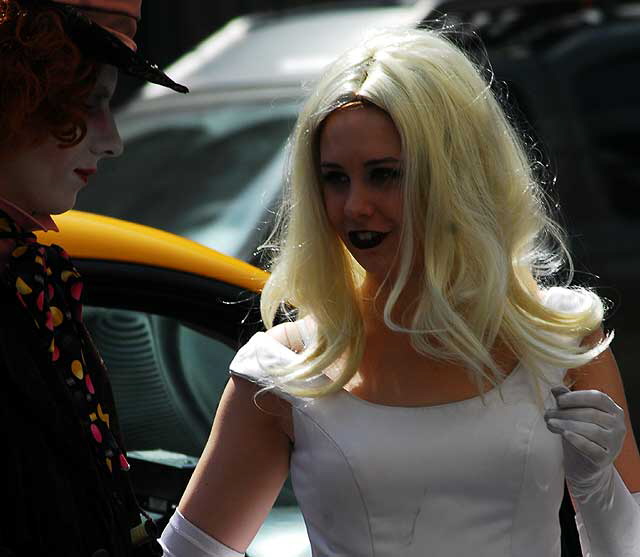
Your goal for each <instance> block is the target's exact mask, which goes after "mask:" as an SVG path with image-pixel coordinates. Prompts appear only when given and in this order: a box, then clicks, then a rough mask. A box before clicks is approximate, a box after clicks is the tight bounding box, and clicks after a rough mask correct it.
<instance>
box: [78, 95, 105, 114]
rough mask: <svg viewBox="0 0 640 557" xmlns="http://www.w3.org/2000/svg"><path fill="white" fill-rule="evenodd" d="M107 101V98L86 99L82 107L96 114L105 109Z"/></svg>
mask: <svg viewBox="0 0 640 557" xmlns="http://www.w3.org/2000/svg"><path fill="white" fill-rule="evenodd" d="M109 100H110V99H109V98H108V97H99V98H94V99H87V102H85V103H84V107H85V109H86V110H88V111H89V112H96V111H98V110H102V109H103V108H107V107H108V106H109Z"/></svg>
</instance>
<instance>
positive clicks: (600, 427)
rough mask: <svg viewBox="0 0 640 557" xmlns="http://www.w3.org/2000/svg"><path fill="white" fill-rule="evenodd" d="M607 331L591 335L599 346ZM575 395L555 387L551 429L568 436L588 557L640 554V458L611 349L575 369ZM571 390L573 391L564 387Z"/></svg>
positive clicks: (570, 479) (568, 466)
mask: <svg viewBox="0 0 640 557" xmlns="http://www.w3.org/2000/svg"><path fill="white" fill-rule="evenodd" d="M602 337H603V334H602V331H597V332H596V333H594V334H592V335H590V336H589V337H587V338H586V339H585V340H584V343H585V344H589V345H593V344H594V343H595V342H597V341H599V340H601V339H602ZM570 374H571V377H572V378H574V379H575V380H576V383H575V385H574V391H573V392H567V393H566V394H561V393H562V388H557V389H553V390H552V391H555V392H554V394H555V396H556V398H557V402H558V410H555V411H551V412H548V413H547V414H549V415H548V416H547V418H549V417H551V418H555V419H559V421H555V422H554V421H551V422H548V423H549V426H550V429H551V431H554V432H555V433H561V434H562V435H563V448H564V454H565V472H566V475H567V485H568V487H569V493H570V494H571V499H572V501H573V504H574V508H575V509H576V523H577V526H578V532H579V534H580V542H581V545H582V548H583V552H584V553H585V556H586V557H637V556H638V555H640V506H639V503H640V498H639V495H640V493H638V492H640V455H639V453H638V447H637V444H636V442H635V438H634V434H633V429H632V427H631V423H630V421H629V411H628V405H627V401H626V397H625V393H624V387H623V385H622V379H621V377H620V372H619V371H618V367H617V365H616V362H615V358H614V357H613V354H612V352H611V350H606V351H605V352H603V353H602V354H601V355H600V356H599V357H597V358H596V359H595V360H593V361H592V362H590V363H589V364H587V365H585V366H582V367H580V368H577V369H574V370H571V371H570ZM564 390H565V391H567V389H564Z"/></svg>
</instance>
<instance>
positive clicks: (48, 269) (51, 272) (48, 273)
mask: <svg viewBox="0 0 640 557" xmlns="http://www.w3.org/2000/svg"><path fill="white" fill-rule="evenodd" d="M52 274H53V271H52V270H51V269H50V268H49V267H47V276H48V277H50V276H51V275H52Z"/></svg>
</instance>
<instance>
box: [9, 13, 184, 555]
mask: <svg viewBox="0 0 640 557" xmlns="http://www.w3.org/2000/svg"><path fill="white" fill-rule="evenodd" d="M140 1H141V0H65V2H58V1H50V0H0V54H1V55H0V308H1V311H0V378H1V379H2V389H0V441H2V443H3V449H4V450H3V455H2V459H0V476H1V477H2V478H3V482H4V484H3V489H2V493H3V494H4V497H5V502H6V503H7V508H6V511H7V512H5V519H3V521H2V523H1V525H0V555H15V556H34V555H45V554H46V555H64V556H65V557H70V556H78V557H80V556H82V557H87V556H101V557H107V556H112V557H116V556H117V557H125V556H142V555H154V554H156V555H157V554H160V553H161V549H160V547H159V545H158V544H157V542H156V541H155V537H156V534H155V528H154V526H153V522H152V521H151V520H150V519H149V518H148V517H147V516H146V515H145V514H144V513H143V512H142V511H141V509H140V508H139V506H138V503H137V501H136V499H135V496H134V493H133V490H132V487H131V482H130V480H129V473H128V470H129V464H128V462H127V458H126V451H125V449H124V445H123V440H122V436H121V433H120V428H119V425H118V419H117V413H116V408H115V404H114V400H113V395H112V392H111V388H110V384H109V379H108V376H107V372H106V370H105V368H104V363H103V362H102V360H101V358H100V356H99V355H98V353H97V351H96V349H95V347H94V345H93V343H92V342H91V339H90V337H89V335H88V333H87V330H86V328H85V327H84V325H83V323H82V305H81V301H82V291H83V283H82V280H81V277H80V274H79V273H78V272H77V270H76V269H75V268H74V266H73V263H72V262H71V261H70V259H69V256H68V255H67V254H66V252H65V251H64V250H63V249H62V248H61V247H59V246H55V245H52V246H44V245H41V244H39V243H38V242H37V241H36V237H35V235H34V234H33V231H35V230H49V229H53V230H56V225H55V222H54V220H53V218H52V216H51V215H55V214H58V213H62V212H64V211H67V210H69V209H71V208H72V207H73V206H74V204H75V200H76V195H77V193H78V192H79V191H80V190H81V189H82V188H84V187H86V185H87V183H88V181H89V179H90V176H91V175H92V174H94V173H95V172H96V171H97V170H98V163H99V161H100V160H101V159H103V158H105V157H114V156H118V155H119V154H120V153H121V152H122V142H121V140H120V136H119V134H118V130H117V128H116V126H115V122H114V120H113V115H112V113H111V108H110V104H109V103H110V99H111V97H112V96H113V93H114V90H115V87H116V84H117V77H118V70H120V71H124V72H126V73H128V74H131V75H134V76H137V77H140V78H142V79H144V80H147V81H150V82H153V83H158V84H160V85H163V86H166V87H170V88H172V89H173V90H175V91H178V92H183V93H184V92H187V89H186V87H184V86H182V85H179V84H177V83H174V82H173V81H172V80H171V79H170V78H169V77H168V76H166V75H165V74H164V73H163V72H161V71H160V70H159V69H158V68H157V66H154V65H152V64H150V63H149V62H147V61H146V60H145V59H144V58H143V57H142V56H140V54H138V53H137V52H136V45H135V42H134V41H133V36H134V34H135V31H136V26H137V22H138V20H139V18H140Z"/></svg>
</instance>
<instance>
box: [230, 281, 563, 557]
mask: <svg viewBox="0 0 640 557" xmlns="http://www.w3.org/2000/svg"><path fill="white" fill-rule="evenodd" d="M552 290H553V291H555V292H553V293H552V294H553V296H550V297H549V302H548V303H553V305H554V306H555V307H558V308H561V307H564V308H566V309H569V308H570V307H571V305H572V303H573V302H572V298H571V297H572V296H574V294H573V293H571V292H569V291H567V290H562V289H552ZM295 356H296V355H295V354H294V353H293V352H291V351H290V350H288V349H287V348H285V347H284V346H282V345H281V344H280V343H278V342H277V341H276V340H275V339H273V338H272V337H270V336H268V335H266V334H265V333H257V334H255V335H254V336H253V337H252V338H251V339H250V340H249V342H248V343H247V344H246V345H244V346H243V347H242V348H241V349H240V351H239V352H238V353H237V355H236V357H235V359H234V360H233V362H232V363H231V373H232V374H234V375H238V376H240V377H243V378H245V379H248V380H250V381H253V382H256V383H258V384H269V379H268V376H267V374H266V371H265V370H266V369H271V368H270V366H272V365H277V364H278V363H286V362H289V361H291V360H292V358H295ZM398 365H399V366H400V365H401V363H400V362H399V363H398ZM545 370H546V373H547V376H548V377H549V378H553V380H554V381H555V384H560V383H562V381H563V377H564V375H565V373H566V370H565V369H553V368H550V367H547V368H545ZM320 380H325V379H324V378H323V379H320ZM326 381H329V379H328V378H326ZM533 381H536V379H535V378H534V376H533V375H532V374H531V373H529V371H528V370H527V369H526V367H524V366H523V365H519V366H518V367H516V369H515V370H514V371H513V372H512V373H511V374H510V375H509V376H507V378H506V379H505V381H504V383H503V384H502V394H503V399H501V398H500V395H499V392H498V390H497V389H493V390H491V391H489V392H488V393H487V394H486V395H485V403H486V406H485V405H483V403H482V400H481V398H480V397H475V398H471V399H467V400H463V401H460V402H454V403H450V404H442V405H437V406H426V407H397V406H385V405H380V404H374V403H370V402H366V401H364V400H362V399H359V398H357V397H355V396H353V395H351V394H350V393H348V392H347V391H345V390H342V391H340V392H338V393H335V394H333V395H328V396H325V397H322V398H318V399H306V398H304V399H303V398H297V397H292V396H290V395H289V394H287V393H284V392H282V391H281V390H279V389H277V388H276V389H275V390H274V392H275V393H276V394H278V395H279V396H281V397H283V398H284V399H286V400H288V401H289V402H290V403H291V406H292V415H293V427H294V435H295V444H294V447H293V451H292V454H291V479H292V484H293V488H294V491H295V494H296V497H297V499H298V502H299V504H300V508H301V511H302V514H303V516H304V520H305V523H306V526H307V531H308V534H309V539H310V542H311V547H312V552H313V555H314V557H374V556H375V557H466V556H471V555H473V557H559V556H560V525H559V521H558V511H559V508H560V504H561V502H562V498H563V492H564V469H563V464H562V441H561V437H560V436H558V435H555V434H553V433H551V432H550V431H549V430H548V429H547V427H546V425H545V421H544V418H543V412H542V411H541V410H540V409H539V408H538V407H537V405H536V403H535V397H534V391H533ZM539 384H540V388H541V389H542V394H543V397H544V400H545V407H546V408H551V407H555V399H554V397H553V395H552V394H551V393H550V391H549V389H550V387H549V386H548V385H546V384H544V383H542V382H539Z"/></svg>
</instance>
